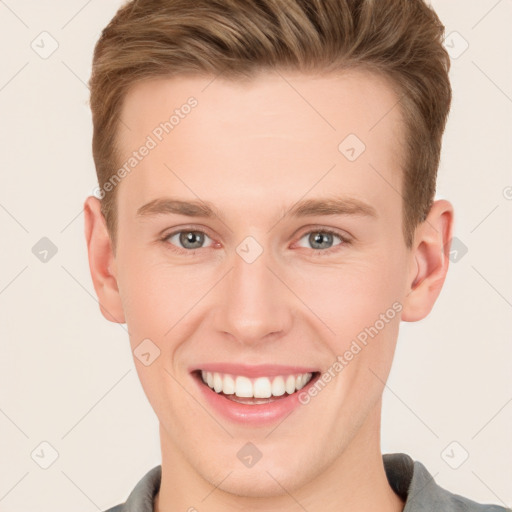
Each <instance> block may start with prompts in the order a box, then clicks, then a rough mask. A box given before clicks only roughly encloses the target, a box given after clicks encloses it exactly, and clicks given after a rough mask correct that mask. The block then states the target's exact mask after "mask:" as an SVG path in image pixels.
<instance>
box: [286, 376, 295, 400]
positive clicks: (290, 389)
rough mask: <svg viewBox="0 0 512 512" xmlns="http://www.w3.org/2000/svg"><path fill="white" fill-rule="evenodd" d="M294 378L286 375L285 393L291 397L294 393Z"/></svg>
mask: <svg viewBox="0 0 512 512" xmlns="http://www.w3.org/2000/svg"><path fill="white" fill-rule="evenodd" d="M295 382H296V381H295V377H294V376H293V375H288V378H287V379H286V384H285V385H284V386H285V389H286V392H287V393H288V394H289V395H291V394H292V393H294V392H295Z"/></svg>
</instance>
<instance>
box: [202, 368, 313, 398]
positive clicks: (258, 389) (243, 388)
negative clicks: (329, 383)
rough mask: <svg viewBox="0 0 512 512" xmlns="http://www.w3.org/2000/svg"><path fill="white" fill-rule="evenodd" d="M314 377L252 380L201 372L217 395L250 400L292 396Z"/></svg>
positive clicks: (297, 376)
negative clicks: (286, 394) (234, 396)
mask: <svg viewBox="0 0 512 512" xmlns="http://www.w3.org/2000/svg"><path fill="white" fill-rule="evenodd" d="M312 376H313V374H312V373H302V374H300V375H278V376H276V377H258V378H256V379H250V378H248V377H244V376H242V375H229V374H226V373H217V372H206V371H204V370H203V371H201V377H202V378H203V382H204V383H205V384H207V385H208V386H209V387H210V388H212V389H213V390H214V391H215V392H216V393H224V394H225V395H233V394H235V395H236V396H239V397H248V398H250V397H254V398H269V397H270V396H281V395H284V394H285V393H288V394H289V395H291V394H292V393H295V391H298V390H299V389H302V388H303V387H304V386H305V385H306V384H307V383H308V382H309V381H310V379H311V377H312Z"/></svg>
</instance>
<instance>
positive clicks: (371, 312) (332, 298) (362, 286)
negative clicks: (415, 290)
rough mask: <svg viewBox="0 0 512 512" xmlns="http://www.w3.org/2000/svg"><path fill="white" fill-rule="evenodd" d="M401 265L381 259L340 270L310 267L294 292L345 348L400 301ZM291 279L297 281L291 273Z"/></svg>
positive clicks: (356, 263) (304, 272) (343, 266)
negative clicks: (306, 276) (347, 342)
mask: <svg viewBox="0 0 512 512" xmlns="http://www.w3.org/2000/svg"><path fill="white" fill-rule="evenodd" d="M401 266H402V265H401V263H400V262H399V261H398V259H393V258H385V257H378V258H375V259H373V260H370V259H368V258H367V259H365V261H357V262H355V261H354V262H350V263H347V264H346V265H345V264H344V265H340V266H338V267H326V266H325V267H318V268H316V269H314V268H312V267H310V268H309V269H308V270H307V271H306V269H302V270H301V273H302V275H306V274H307V275H308V276H309V277H308V279H307V280H306V279H304V280H300V281H299V280H296V286H294V287H293V289H294V291H295V292H296V293H297V295H298V296H299V297H300V298H301V299H302V301H303V302H304V303H305V304H306V306H307V307H308V309H310V310H311V311H312V312H313V313H314V314H315V318H319V319H321V320H322V322H323V323H324V324H325V327H326V329H327V328H329V329H327V330H326V331H325V332H326V335H327V336H329V337H330V336H334V337H335V338H336V339H337V340H338V342H340V343H341V344H342V345H343V344H344V343H345V342H346V341H347V340H348V339H351V338H352V337H354V336H356V335H357V334H358V333H359V332H360V331H361V330H362V329H364V327H367V326H368V325H370V324H373V323H375V322H376V321H377V320H379V318H380V315H381V314H383V313H386V311H388V310H389V309H390V308H391V309H392V305H393V304H394V303H395V302H397V301H400V299H401V294H400V290H401V286H402V285H401V281H402V279H403V278H402V276H401V274H402V272H403V270H401ZM288 279H289V282H293V276H292V275H291V274H290V275H289V278H288ZM394 311H395V310H392V313H391V314H390V316H391V315H392V314H393V312H394ZM393 316H394V315H393ZM332 331H334V332H332Z"/></svg>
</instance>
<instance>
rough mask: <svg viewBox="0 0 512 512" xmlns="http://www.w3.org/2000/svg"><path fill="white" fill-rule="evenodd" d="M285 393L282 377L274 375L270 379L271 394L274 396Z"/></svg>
mask: <svg viewBox="0 0 512 512" xmlns="http://www.w3.org/2000/svg"><path fill="white" fill-rule="evenodd" d="M285 393H286V389H285V387H284V379H283V377H276V378H275V379H274V380H273V381H272V394H273V395H274V396H281V395H284V394H285Z"/></svg>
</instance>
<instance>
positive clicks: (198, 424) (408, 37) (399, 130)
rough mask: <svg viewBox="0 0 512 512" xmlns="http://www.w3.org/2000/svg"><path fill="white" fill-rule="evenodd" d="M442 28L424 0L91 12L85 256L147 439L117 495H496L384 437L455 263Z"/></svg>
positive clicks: (387, 499) (203, 504)
mask: <svg viewBox="0 0 512 512" xmlns="http://www.w3.org/2000/svg"><path fill="white" fill-rule="evenodd" d="M442 34H443V27H442V25H441V23H440V22H439V20H438V18H437V16H436V15H435V13H434V12H433V11H432V10H431V9H430V8H429V7H428V6H427V5H426V4H425V3H424V2H423V1H421V0H386V1H381V2H375V1H370V0H359V1H355V0H352V1H350V0H322V1H320V0H316V1H312V0H310V1H305V0H263V1H262V0H259V1H256V0H253V1H248V0H245V1H242V0H219V1H216V2H212V1H211V0H197V1H194V2H187V1H184V0H169V1H166V2H162V1H155V0H140V1H137V0H135V1H133V2H129V3H127V4H126V5H124V6H123V7H122V8H121V9H120V10H119V11H118V13H117V14H116V16H115V17H114V19H113V20H112V21H111V23H110V24H109V25H108V26H107V27H106V29H105V30H104V31H103V34H102V36H101V38H100V40H99V42H98V44H97V46H96V49H95V55H94V62H93V74H92V77H91V82H90V85H91V108H92V113H93V122H94V135H93V153H94V158H95V163H96V170H97V174H98V181H99V190H98V195H99V199H98V198H96V197H89V198H87V200H86V201H85V205H84V209H85V218H86V226H85V234H86V240H87V245H88V253H89V262H90V270H91V275H92V279H93V282H94V287H95V290H96V293H97V295H98V298H99V302H100V306H101V311H102V313H103V315H104V316H105V317H106V318H107V319H108V320H110V321H113V322H122V323H126V324H127V326H128V329H129V333H130V344H131V347H132V350H133V353H134V356H135V365H136V368H137V372H138V375H139V378H140V380H141V383H142V386H143V389H144V391H145V393H146V396H147V397H148V400H149V401H150V403H151V405H152V407H153V409H154V411H155V413H156V415H157V416H158V419H159V422H160V442H161V449H162V464H161V466H160V465H159V466H157V467H155V468H153V469H152V470H151V471H149V472H148V473H147V474H146V475H145V476H144V478H143V479H142V480H141V481H140V482H139V483H138V485H137V486H136V488H135V489H134V490H133V492H132V493H131V494H130V496H129V497H128V499H127V501H126V502H125V503H124V504H121V505H118V506H117V507H114V508H112V509H110V510H111V512H120V511H125V512H128V511H133V512H135V511H137V512H150V511H153V510H154V511H157V512H164V511H175V510H184V511H185V510H188V511H194V510H198V511H200V512H203V511H208V512H216V511H224V512H225V511H228V512H229V511H232V510H233V511H234V510H261V511H274V510H286V511H295V510H297V511H298V510H307V511H308V512H315V511H318V510H322V511H324V512H329V511H334V510H336V511H338V510H350V511H363V510H364V511H366V510H379V511H383V512H396V511H401V510H405V511H406V512H412V511H416V510H418V511H419V510H422V511H424V510H443V511H450V510H471V511H473V510H474V511H480V510H482V511H483V510H487V511H503V510H505V509H503V508H502V507H498V506H492V505H480V504H478V503H475V502H473V501H471V500H469V499H467V498H463V497H460V496H457V495H454V494H451V493H450V492H448V491H446V490H444V489H442V488H441V487H439V486H438V485H437V484H436V483H435V482H434V481H433V479H432V477H431V475H430V474H429V473H428V471H427V469H426V468H425V467H424V466H423V465H422V464H421V463H420V462H418V461H413V460H412V459H411V458H410V457H409V456H407V455H406V454H386V455H384V456H383V455H382V454H381V450H380V418H381V403H382V392H383V389H384V385H385V382H386V379H387V377H388V374H389V371H390V368H391V364H392V359H393V354H394V350H395V346H396V341H397V337H398V332H399V324H400V321H409V322H410V321H417V320H420V319H422V318H424V317H425V316H427V315H428V313H429V312H430V310H431V309H432V307H433V305H434V303H435V301H436V299H437V297H438V295H439V293H440V291H441V288H442V285H443V283H444V279H445V276H446V272H447V270H448V261H449V260H448V255H449V246H450V240H451V235H452V226H453V208H452V205H451V204H450V203H449V202H448V201H446V200H437V201H434V195H435V182H436V173H437V167H438V163H439V155H440V150H441V138H442V133H443V131H444V127H445V123H446V119H447V115H448V111H449V107H450V101H451V89H450V84H449V79H448V70H449V58H448V56H447V54H446V52H445V50H444V48H443V46H442Z"/></svg>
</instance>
